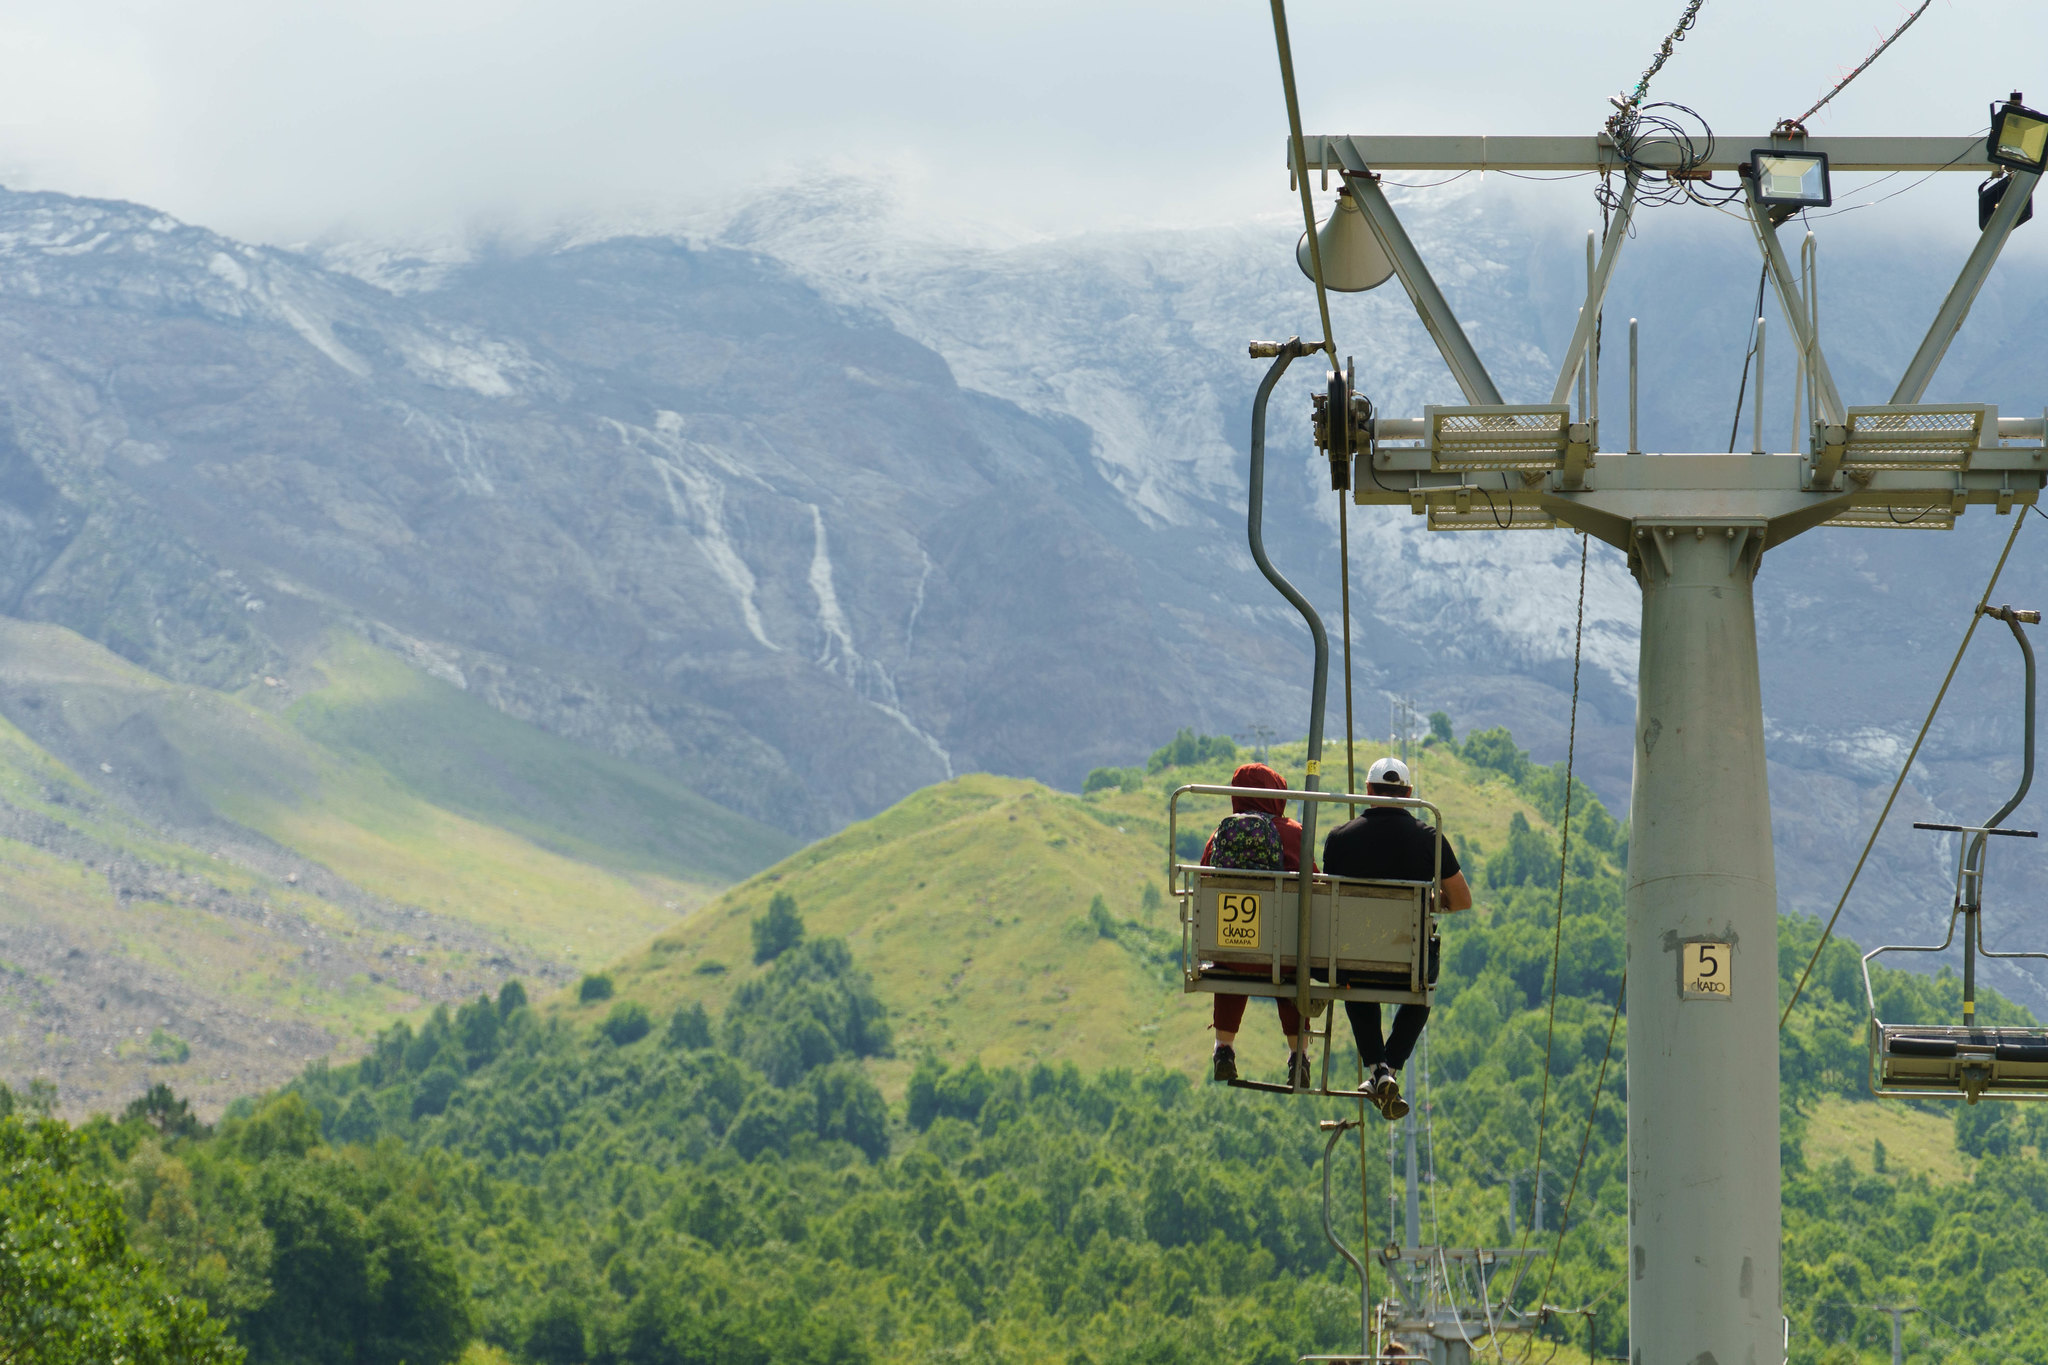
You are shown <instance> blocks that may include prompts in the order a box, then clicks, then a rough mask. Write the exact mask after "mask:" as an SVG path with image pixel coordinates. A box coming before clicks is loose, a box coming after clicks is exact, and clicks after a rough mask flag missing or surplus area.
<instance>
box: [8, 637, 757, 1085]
mask: <svg viewBox="0 0 2048 1365" xmlns="http://www.w3.org/2000/svg"><path fill="white" fill-rule="evenodd" d="M0 698H4V702H0V706H4V708H5V710H6V711H7V712H8V713H9V714H10V715H14V716H18V717H20V721H19V722H18V723H14V722H8V721H0V1081H4V1083H6V1084H10V1085H12V1086H15V1087H16V1088H19V1087H22V1086H25V1085H27V1084H29V1083H30V1082H31V1081H32V1080H42V1081H45V1082H48V1083H50V1084H52V1085H54V1086H55V1087H56V1090H57V1101H58V1103H59V1104H60V1105H61V1106H62V1107H63V1108H64V1110H65V1111H66V1112H68V1113H72V1114H79V1113H83V1112H86V1111H87V1110H89V1109H106V1108H109V1107H118V1106H119V1105H120V1104H122V1103H125V1102H126V1101H127V1100H128V1099H129V1098H132V1097H133V1096H134V1095H135V1094H136V1093H138V1092H140V1091H141V1090H142V1089H144V1088H145V1087H146V1086H147V1085H148V1084H150V1083H151V1082H153V1081H167V1082H169V1083H171V1084H173V1085H175V1086H176V1087H177V1089H178V1090H179V1091H180V1092H182V1093H186V1094H189V1095H191V1096H192V1097H193V1098H194V1100H195V1101H196V1102H197V1103H198V1104H199V1105H200V1106H201V1107H202V1108H203V1109H205V1110H207V1111H209V1112H210V1111H212V1110H214V1109H217V1108H218V1107H219V1106H220V1105H221V1104H223V1103H225V1102H226V1101H227V1100H228V1099H229V1098H231V1097H232V1096H234V1095H236V1094H240V1093H244V1092H246V1091H247V1090H248V1089H249V1088H250V1087H251V1086H262V1085H270V1084H275V1083H276V1082H278V1081H279V1080H280V1079H282V1078H283V1077H285V1076H288V1075H290V1074H292V1073H294V1072H296V1071H298V1070H299V1069H301V1068H302V1067H304V1066H305V1065H306V1064H308V1063H309V1062H315V1061H320V1060H323V1059H325V1058H327V1057H329V1056H332V1055H335V1054H337V1053H339V1054H341V1055H344V1056H345V1055H350V1054H352V1053H353V1052H355V1051H356V1050H357V1049H358V1048H359V1047H360V1046H361V1045H362V1044H363V1043H365V1042H366V1041H367V1040H368V1039H369V1038H370V1037H371V1036H372V1035H374V1034H375V1033H376V1031H377V1030H379V1029H381V1028H383V1027H385V1026H387V1025H388V1023H389V1022H390V1020H391V1018H392V1017H393V1016H394V1015H404V1014H409V1013H413V1012H416V1011H418V1010H420V1009H422V1008H424V1007H426V1006H428V1005H430V1004H433V1003H436V1002H442V1001H458V1002H459V1001H462V1000H465V999H471V998H474V997H475V995H476V994H477V993H478V992H480V991H495V990H496V989H497V988H498V985H499V984H500V983H501V982H502V981H503V980H504V979H505V978H506V977H507V976H510V975H514V974H522V973H523V974H527V975H528V976H529V977H531V978H532V979H535V980H537V981H552V982H560V981H563V980H567V979H573V977H574V975H575V973H576V972H577V971H578V970H579V969H580V968H581V967H582V966H584V965H587V964H588V963H590V962H593V961H603V960H605V959H607V958H609V957H610V956H611V955H613V954H615V953H618V952H620V951H623V950H625V949H626V948H629V947H632V946H637V945H638V944H640V943H642V942H644V941H645V940H646V938H647V936H648V935H650V934H653V933H655V932H657V931H658V930H660V929H662V928H663V927H665V926H668V925H671V924H673V923H674V922H675V921H676V920H677V919H678V918H679V917H680V916H682V915H683V914H685V913H687V912H688V911H689V910H690V909H691V908H693V907H694V906H695V905H696V904H698V903H699V902H700V901H702V900H704V899H706V898H707V897H709V896H710V895H712V894H714V893H715V892H716V891H717V890H718V889H719V888H721V887H723V886H724V885H727V884H729V883H730V882H731V881H733V880H734V879H736V878H740V877H744V876H746V875H747V874H748V873H750V872H752V871H754V870H755V869H757V868H759V867H761V866H763V865H764V864H766V863H769V862H772V861H773V860H774V859H776V858H777V857H779V856H781V855H782V854H784V853H786V852H788V851H789V850H790V849H791V848H792V847H793V846H794V844H795V841H794V840H792V839H791V838H789V836H787V835H785V834H782V833H781V832H779V831H777V830H774V829H772V828H770V827H768V826H765V825H761V824H759V823H758V822H755V821H752V820H749V819H747V818H746V817H744V816H740V815H735V814H733V813H732V812H730V811H726V810H724V809H723V808H721V807H718V806H716V805H714V804H712V803H711V802H709V801H707V800H705V799H704V798H703V797H700V796H697V795H695V794H693V793H691V792H689V791H687V790H685V789H683V788H681V787H680V786H678V785H677V784H675V783H674V782H672V781H670V780H668V779H666V778H663V777H661V776H660V775H658V774H656V773H653V772H650V771H648V770H645V769H640V768H636V767H634V766H633V765H631V764H628V763H625V762H623V761H621V760H618V759H612V758H608V757H606V756H604V755H601V754H596V753H593V752H591V751H590V750H588V749H584V748H581V747H579V746H577V745H574V744H571V743H569V742H568V741H566V740H563V739H560V738H558V737H555V736H552V735H549V734H547V733H545V732H543V731H540V730H537V729H535V728H534V727H532V726H529V725H526V724H524V723H523V722H520V721H516V720H513V719H511V718H509V717H506V716H504V715H502V714H500V713H498V712H496V711H493V710H492V709H490V708H489V707H487V706H485V705H483V704H482V703H480V702H478V701H477V700H476V699H475V698H473V697H469V696H466V695H464V694H463V693H461V692H460V691H458V690H456V689H455V688H453V687H450V686H448V685H447V684H445V683H442V682H438V681H436V680H433V679H431V678H427V677H425V676H423V675H421V674H419V673H416V672H414V671H412V670H410V669H408V668H406V667H405V666H404V665H402V664H400V663H399V662H398V661H397V660H395V659H393V658H391V657H390V655H388V654H386V653H383V652H381V651H378V650H376V649H374V648H372V647H371V646H369V645H367V644H365V643H363V642H361V641H358V640H352V639H349V638H347V637H337V638H335V639H332V640H330V641H329V642H328V643H327V645H326V646H325V647H324V648H323V649H322V650H320V651H319V652H318V653H317V654H316V655H312V656H309V657H308V658H307V659H305V660H304V661H302V662H301V664H300V665H299V666H298V667H297V668H295V669H294V670H293V671H292V672H291V673H290V674H288V675H287V676H286V677H278V676H276V675H267V676H265V677H264V678H262V679H260V680H258V682H257V683H255V684H254V685H253V686H251V687H248V688H244V689H241V690H239V691H238V692H236V693H232V694H230V693H225V692H220V691H215V690H213V689H208V688H203V687H200V686H198V685H197V684H193V683H184V684H177V683H171V682H168V681H166V680H165V679H163V678H160V677H157V676H155V675H152V674H150V673H148V672H146V671H144V670H143V669H141V668H138V667H136V666H135V665H133V664H130V663H127V662H125V661H124V660H121V659H119V658H118V657H116V656H114V655H113V654H111V653H109V652H108V651H107V650H105V649H103V648H101V647H100V646H98V645H95V644H92V643H90V642H89V641H86V640H84V639H82V638H80V637H79V636H77V635H76V634H74V633H72V632H70V631H67V630H64V629H63V628H61V627H57V626H51V625H29V624H24V623H21V622H18V621H7V622H0Z"/></svg>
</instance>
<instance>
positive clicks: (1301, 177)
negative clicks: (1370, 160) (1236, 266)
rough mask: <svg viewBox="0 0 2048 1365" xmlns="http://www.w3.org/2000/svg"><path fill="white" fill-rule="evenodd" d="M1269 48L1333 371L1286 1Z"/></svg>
mask: <svg viewBox="0 0 2048 1365" xmlns="http://www.w3.org/2000/svg"><path fill="white" fill-rule="evenodd" d="M1273 44H1274V46H1275V47H1276V48H1278V49H1279V53H1280V87H1281V89H1282V90H1284V91H1285V92H1286V94H1287V135H1288V137H1289V138H1291V139H1292V140H1293V143H1294V182H1295V184H1297V185H1299V186H1300V187H1301V220H1302V224H1303V226H1305V227H1306V228H1307V229H1308V263H1309V267H1310V270H1309V273H1310V274H1311V275H1313V276H1314V277H1315V282H1316V311H1317V312H1318V313H1320V314H1321V315H1322V319H1323V344H1322V346H1321V347H1320V348H1319V349H1321V350H1325V351H1328V352H1329V353H1330V368H1331V369H1333V370H1334V369H1336V368H1337V338H1336V337H1335V336H1334V335H1332V333H1331V331H1330V295H1329V292H1328V291H1327V290H1325V289H1324V288H1323V246H1322V243H1321V242H1320V241H1318V240H1317V238H1316V207H1315V205H1314V203H1312V202H1311V201H1310V199H1309V194H1308V150H1307V149H1306V148H1305V147H1304V146H1303V145H1302V140H1301V101H1300V100H1299V99H1298V98H1297V97H1296V96H1295V93H1294V48H1293V46H1292V45H1291V44H1290V43H1289V42H1288V41H1287V0H1273Z"/></svg>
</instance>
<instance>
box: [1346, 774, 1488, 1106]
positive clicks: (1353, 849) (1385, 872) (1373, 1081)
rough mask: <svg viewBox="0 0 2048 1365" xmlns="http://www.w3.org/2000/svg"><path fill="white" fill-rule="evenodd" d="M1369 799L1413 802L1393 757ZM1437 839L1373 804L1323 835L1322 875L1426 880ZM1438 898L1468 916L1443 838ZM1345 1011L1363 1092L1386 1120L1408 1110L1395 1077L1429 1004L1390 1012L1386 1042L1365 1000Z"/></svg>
mask: <svg viewBox="0 0 2048 1365" xmlns="http://www.w3.org/2000/svg"><path fill="white" fill-rule="evenodd" d="M1365 790H1366V793H1367V795H1370V796H1397V797H1406V796H1413V795H1414V794H1415V789H1414V787H1413V786H1411V785H1410V783H1409V779H1408V765H1407V764H1405V763H1403V762H1402V761H1401V760H1400V759H1398V758H1383V759H1381V760H1380V761H1379V762H1377V763H1375V764H1373V765H1372V767H1371V768H1370V769H1368V770H1367V771H1366V774H1365ZM1436 846H1437V839H1436V833H1435V832H1434V831H1433V830H1431V829H1430V828H1429V826H1427V825H1425V824H1423V823H1422V822H1421V821H1419V820H1417V819H1416V818H1415V817H1414V816H1412V815H1410V814H1409V813H1408V812H1407V811H1405V810H1403V809H1402V808H1400V807H1399V806H1374V807H1372V808H1370V809H1369V810H1367V811H1366V812H1365V814H1363V815H1361V816H1359V817H1358V818H1357V819H1355V820H1347V821H1346V822H1345V823H1343V824H1341V825H1339V826H1337V828H1335V829H1333V830H1331V831H1330V837H1329V838H1328V839H1326V840H1324V841H1323V870H1324V871H1325V872H1327V873H1329V874H1330V875H1331V876H1333V877H1364V878H1368V879H1371V880H1377V881H1402V882H1426V881H1428V880H1429V879H1430V878H1431V877H1432V876H1433V875H1434V874H1435V871H1436V867H1435V863H1436ZM1443 858H1444V864H1443V878H1444V881H1443V888H1444V890H1443V898H1442V900H1441V901H1439V902H1438V904H1437V909H1438V910H1469V909H1471V908H1472V888H1471V886H1470V885H1468V884H1467V883H1466V881H1465V873H1464V871H1463V870H1462V869H1460V868H1459V866H1458V855H1457V854H1456V853H1454V852H1452V851H1451V845H1450V842H1449V841H1448V840H1446V841H1445V842H1444V846H1443ZM1344 1012H1345V1013H1346V1014H1348V1015H1350V1016H1351V1036H1352V1037H1353V1038H1354V1039H1355V1040H1356V1041H1357V1043H1358V1056H1359V1060H1361V1061H1362V1062H1364V1063H1365V1068H1366V1072H1367V1077H1366V1083H1365V1088H1366V1091H1367V1093H1368V1094H1370V1095H1371V1097H1372V1102H1373V1104H1374V1105H1375V1106H1376V1107H1377V1108H1378V1109H1379V1111H1380V1113H1381V1114H1382V1115H1384V1116H1385V1117H1386V1118H1388V1119H1397V1118H1400V1117H1402V1116H1403V1115H1404V1114H1406V1113H1407V1112H1408V1101H1406V1100H1404V1099H1402V1098H1401V1083H1400V1081H1399V1079H1398V1077H1397V1073H1398V1072H1399V1071H1400V1070H1401V1068H1402V1067H1403V1066H1405V1065H1406V1064H1407V1061H1408V1054H1409V1053H1411V1052H1413V1051H1414V1050H1415V1043H1416V1040H1417V1039H1419V1038H1420V1037H1422V1026H1423V1025H1424V1024H1425V1023H1427V1022H1428V1021H1429V1006H1427V1005H1403V1006H1401V1008H1400V1009H1399V1010H1397V1011H1395V1013H1394V1030H1393V1032H1392V1034H1390V1035H1389V1036H1388V1037H1387V1038H1386V1039H1385V1041H1382V1040H1381V1037H1380V1007H1379V1005H1378V1004H1377V1003H1376V1002H1374V1001H1370V1000H1347V1001H1345V1002H1344Z"/></svg>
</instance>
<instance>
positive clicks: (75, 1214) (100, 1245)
mask: <svg viewBox="0 0 2048 1365" xmlns="http://www.w3.org/2000/svg"><path fill="white" fill-rule="evenodd" d="M242 1358H243V1356H242V1350H241V1348H240V1347H239V1346H237V1345H235V1343H234V1342H233V1341H232V1340H231V1339H230V1338H229V1337H228V1335H227V1333H226V1332H225V1330H224V1329H223V1326H222V1324H221V1323H220V1322H218V1321H217V1320H215V1319H214V1318H212V1317H211V1316H209V1315H208V1313H207V1311H206V1305H205V1304H204V1303H203V1302H201V1301H200V1300H198V1299H191V1298H186V1299H181V1298H178V1297H175V1296H173V1295H172V1294H170V1293H169V1292H167V1290H166V1287H165V1285H164V1283H163V1281H162V1279H161V1277H160V1276H159V1274H158V1273H157V1271H156V1270H155V1269H154V1268H153V1267H151V1266H150V1265H148V1264H147V1263H146V1262H144V1261H143V1260H142V1258H141V1257H140V1256H138V1255H137V1254H136V1253H135V1251H134V1250H133V1248H132V1247H131V1246H130V1245H129V1241H128V1226H127V1217H126V1215H125V1214H124V1212H123V1210H122V1207H121V1201H120V1199H119V1198H118V1196H117V1195H116V1194H115V1192H114V1190H113V1189H112V1188H111V1187H110V1185H109V1184H108V1183H107V1181H106V1180H105V1179H104V1178H103V1177H101V1176H99V1175H97V1174H95V1173H94V1171H93V1169H92V1164H91V1161H90V1153H89V1151H88V1149H87V1147H86V1145H85V1144H84V1143H83V1142H82V1141H81V1140H80V1138H79V1136H78V1135H77V1134H76V1133H75V1132H73V1131H72V1130H71V1129H70V1128H68V1127H67V1126H65V1125H64V1124H62V1123H58V1122H56V1121H55V1120H50V1119H45V1120H42V1121H40V1122H36V1123H33V1124H31V1123H25V1122H23V1121H22V1120H21V1119H20V1118H18V1117H14V1116H12V1115H10V1116H7V1117H4V1118H0V1360H6V1361H21V1362H35V1365H104V1363H105V1362H109V1361H125V1362H134V1363H135V1365H238V1362H240V1361H241V1360H242Z"/></svg>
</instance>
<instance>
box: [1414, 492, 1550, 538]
mask: <svg viewBox="0 0 2048 1365" xmlns="http://www.w3.org/2000/svg"><path fill="white" fill-rule="evenodd" d="M1491 497H1492V501H1491V502H1488V501H1487V500H1486V499H1485V498H1483V497H1482V498H1478V499H1475V500H1474V501H1473V503H1472V505H1471V506H1470V507H1469V508H1467V509H1465V510H1463V511H1460V510H1459V509H1458V508H1457V507H1456V506H1455V505H1453V506H1449V507H1443V506H1436V505H1432V506H1431V507H1430V509H1429V529H1430V530H1432V531H1554V530H1556V529H1557V518H1556V517H1553V516H1552V515H1550V513H1548V512H1546V511H1544V510H1543V509H1542V508H1541V507H1532V506H1530V505H1529V504H1528V503H1525V502H1522V503H1518V502H1515V501H1514V500H1513V499H1511V498H1509V497H1508V495H1507V494H1505V493H1494V494H1492V495H1491Z"/></svg>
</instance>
